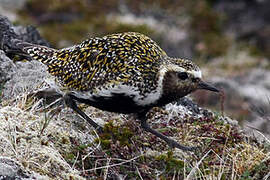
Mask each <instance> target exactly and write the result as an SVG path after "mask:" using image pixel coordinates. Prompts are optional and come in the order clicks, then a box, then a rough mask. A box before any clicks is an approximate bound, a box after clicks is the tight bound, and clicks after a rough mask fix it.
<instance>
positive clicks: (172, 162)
mask: <svg viewBox="0 0 270 180" xmlns="http://www.w3.org/2000/svg"><path fill="white" fill-rule="evenodd" d="M155 159H156V160H157V161H161V162H162V164H164V165H165V170H166V172H167V173H172V172H174V171H177V172H179V171H183V168H184V161H183V160H179V159H177V158H174V157H173V152H172V151H168V152H167V154H161V155H159V156H157V157H156V158H155Z"/></svg>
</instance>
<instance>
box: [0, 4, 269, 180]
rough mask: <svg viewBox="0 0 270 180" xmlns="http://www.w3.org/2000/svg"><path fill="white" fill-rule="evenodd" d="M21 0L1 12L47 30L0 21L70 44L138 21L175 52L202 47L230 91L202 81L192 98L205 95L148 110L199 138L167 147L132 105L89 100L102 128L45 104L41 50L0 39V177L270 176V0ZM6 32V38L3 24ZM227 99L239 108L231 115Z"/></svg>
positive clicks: (206, 64) (179, 135)
mask: <svg viewBox="0 0 270 180" xmlns="http://www.w3.org/2000/svg"><path fill="white" fill-rule="evenodd" d="M16 2H17V1H3V0H2V1H0V12H1V14H4V15H7V16H8V17H9V19H11V20H12V21H17V22H20V23H23V22H24V23H26V24H30V25H35V26H38V30H36V29H35V28H33V27H31V26H28V27H26V26H14V25H13V24H12V23H10V22H9V20H8V19H4V17H3V16H1V18H0V20H1V22H3V21H5V22H6V23H5V25H7V26H3V24H0V28H1V30H2V31H1V32H3V29H5V30H7V29H8V30H10V27H11V29H12V31H14V34H13V35H12V36H14V37H19V38H21V39H24V40H27V41H29V42H33V43H37V44H43V45H47V46H48V45H49V44H48V42H50V43H51V44H52V46H55V47H64V46H68V45H71V44H73V43H75V42H79V41H80V40H81V39H83V38H85V37H86V36H89V34H90V36H96V35H103V34H107V33H112V32H119V31H139V32H142V33H145V34H147V35H149V36H151V37H152V38H153V39H154V40H156V41H157V42H158V43H159V44H160V45H161V47H162V48H163V49H164V50H165V51H166V52H167V53H168V54H169V55H171V56H177V57H187V58H192V59H194V61H196V63H198V64H200V66H201V67H202V70H203V72H204V77H205V78H206V79H208V81H210V82H212V83H214V84H216V85H217V86H219V87H221V88H223V89H224V91H225V102H224V104H223V103H222V101H221V100H220V97H218V96H216V95H213V94H210V93H204V92H197V93H195V94H194V95H193V96H192V97H190V98H191V99H193V101H197V102H198V104H199V105H196V104H195V103H194V102H192V101H191V100H190V99H187V98H184V99H182V100H180V101H179V102H177V103H176V104H170V105H168V106H166V107H165V108H161V109H160V108H157V109H154V110H153V111H152V112H151V113H150V114H149V119H150V122H151V125H152V126H153V127H155V128H156V129H159V130H160V131H162V132H163V133H165V134H166V135H168V136H172V137H173V138H175V139H176V140H178V141H179V142H182V143H184V144H186V145H194V146H200V147H201V150H200V151H199V152H181V151H178V150H171V149H169V148H168V147H167V145H166V144H165V143H163V142H161V141H160V140H159V139H157V138H155V137H153V136H149V134H147V133H145V132H144V131H143V130H142V129H141V128H139V123H138V122H136V120H135V119H134V117H132V116H123V115H118V114H113V113H106V112H102V111H99V110H97V109H94V108H91V107H85V106H81V108H83V109H84V111H85V112H86V113H87V114H91V117H92V118H94V119H95V121H97V122H98V123H100V124H104V125H105V127H106V128H107V129H110V131H108V132H105V133H104V134H96V132H95V131H94V130H93V129H92V128H91V127H89V126H88V125H87V124H86V123H85V122H84V121H83V120H81V119H80V118H79V117H77V116H76V114H74V113H73V112H72V111H71V110H69V109H68V108H64V105H61V104H60V107H61V108H58V107H59V106H54V107H51V108H49V109H47V111H44V110H43V109H44V106H46V105H43V104H42V100H39V99H36V98H33V97H30V96H27V94H29V93H31V92H33V91H35V90H37V89H39V88H42V87H44V86H48V84H46V76H47V72H46V68H45V67H44V66H42V65H41V64H40V63H38V62H32V61H31V62H16V63H15V62H14V61H15V60H16V57H14V56H12V55H11V54H9V53H6V49H7V48H9V47H8V46H3V43H1V44H2V46H1V48H0V49H1V50H0V84H1V87H0V94H1V100H0V101H1V106H0V107H1V108H0V124H1V126H0V129H1V133H0V141H1V145H0V152H1V153H0V156H1V157H0V174H1V175H2V177H5V178H6V179H8V178H10V179H12V178H13V179H14V178H15V177H17V178H18V179H20V178H26V179H27V178H28V179H35V178H36V179H48V178H55V177H57V178H62V179H70V178H73V179H80V178H81V179H91V178H96V179H97V178H104V179H106V178H108V179H110V178H120V179H121V178H122V179H125V178H126V179H130V178H138V179H154V178H161V179H162V178H163V179H174V178H176V179H177V178H178V179H183V178H187V179H202V178H203V179H209V178H210V179H215V178H216V177H218V178H217V179H222V178H225V179H241V178H242V179H248V178H250V179H267V178H269V176H270V174H269V173H268V172H269V171H270V169H269V167H270V164H269V163H270V160H269V157H270V154H269V132H270V126H269V124H270V123H269V108H268V107H269V85H268V83H267V82H269V80H268V79H269V77H270V75H269V54H268V52H270V50H269V47H270V46H269V38H267V37H269V13H268V10H267V8H266V7H267V3H268V1H255V0H254V1H245V0H241V1H238V2H237V3H236V4H235V3H234V2H233V1H209V2H211V3H210V4H208V3H209V2H208V3H206V1H196V3H194V4H192V3H191V4H190V3H189V2H188V1H182V2H173V3H172V4H171V5H168V4H167V3H166V2H167V1H164V2H163V1H162V0H161V1H158V3H155V4H154V5H153V4H151V3H145V2H140V1H139V3H132V2H129V1H126V2H123V1H114V2H113V3H110V4H108V3H106V2H102V1H100V2H96V3H89V2H90V1H89V2H88V1H86V0H85V1H76V0H75V1H63V2H62V1H61V2H62V3H59V2H60V1H59V2H58V1H53V2H52V3H51V5H50V6H48V4H50V3H43V1H35V0H31V1H20V3H21V4H20V6H18V7H17V6H15V5H14V3H15V4H16ZM73 2H75V3H74V4H71V5H70V4H69V3H73ZM194 2H195V1H194ZM3 3H4V4H5V5H3ZM12 3H13V4H12ZM88 3H89V4H88ZM1 5H3V6H1ZM10 7H13V8H10ZM71 7H72V8H71ZM85 7H87V8H85ZM101 7H102V8H101ZM104 7H105V8H104ZM161 7H162V8H161ZM194 9H195V10H194ZM18 12H19V13H18ZM176 12H177V13H176ZM22 17H23V18H22ZM56 17H57V18H56ZM93 17H95V18H93ZM236 20H237V21H236ZM38 32H41V34H42V36H43V37H45V39H46V40H47V41H48V42H47V41H45V40H44V39H43V38H41V36H40V35H39V33H38ZM87 34H88V35H87ZM0 39H1V42H3V41H2V40H3V36H2V34H0ZM222 104H223V105H222ZM221 106H223V108H222V107H221ZM201 107H208V108H211V109H213V111H210V110H206V109H203V108H201ZM221 109H224V113H225V115H227V116H229V117H231V118H228V117H223V116H222V115H221V114H222V113H223V112H222V110H221ZM232 119H235V120H232ZM238 124H239V125H241V126H242V127H240V126H239V125H238ZM243 128H244V129H243ZM254 135H255V137H254Z"/></svg>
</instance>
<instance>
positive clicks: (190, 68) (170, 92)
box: [160, 58, 219, 100]
mask: <svg viewBox="0 0 270 180" xmlns="http://www.w3.org/2000/svg"><path fill="white" fill-rule="evenodd" d="M168 62H169V63H168V64H166V65H165V66H163V67H161V70H160V73H161V74H163V79H162V82H163V83H162V84H163V94H164V95H165V96H168V97H171V100H176V99H178V98H181V97H183V96H186V95H187V94H189V93H191V92H193V91H195V90H198V89H205V90H208V91H213V92H219V90H218V89H217V88H216V87H214V86H212V85H210V84H208V83H206V82H204V81H203V80H202V73H201V70H200V69H199V67H198V66H197V65H196V64H194V63H193V62H192V61H189V60H185V59H174V58H169V59H168Z"/></svg>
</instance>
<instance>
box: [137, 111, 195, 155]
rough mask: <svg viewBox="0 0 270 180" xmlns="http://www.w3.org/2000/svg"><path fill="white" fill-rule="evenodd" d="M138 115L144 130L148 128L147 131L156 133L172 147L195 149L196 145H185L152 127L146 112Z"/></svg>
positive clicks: (184, 149) (187, 149) (185, 149)
mask: <svg viewBox="0 0 270 180" xmlns="http://www.w3.org/2000/svg"><path fill="white" fill-rule="evenodd" d="M138 117H139V119H140V120H141V126H142V128H143V129H144V130H146V131H148V132H150V133H152V134H154V135H156V136H157V137H159V138H160V139H162V140H164V141H166V142H167V143H168V145H169V146H170V147H172V148H178V149H181V150H183V151H194V150H195V147H188V146H183V145H181V144H179V143H177V142H176V141H174V140H173V139H170V138H168V137H167V136H164V135H163V134H161V133H159V132H158V131H156V130H154V129H152V128H151V127H150V126H149V124H148V123H147V118H146V113H142V114H139V116H138Z"/></svg>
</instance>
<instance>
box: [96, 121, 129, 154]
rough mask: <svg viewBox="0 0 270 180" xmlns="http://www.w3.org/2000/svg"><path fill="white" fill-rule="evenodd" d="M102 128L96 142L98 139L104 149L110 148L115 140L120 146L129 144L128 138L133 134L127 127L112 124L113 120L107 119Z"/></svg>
mask: <svg viewBox="0 0 270 180" xmlns="http://www.w3.org/2000/svg"><path fill="white" fill-rule="evenodd" d="M103 130H104V132H103V133H102V134H101V135H100V139H97V140H96V142H98V141H99V140H100V142H101V145H102V147H103V148H104V149H110V148H111V146H112V145H113V144H115V143H117V142H119V143H120V145H121V146H130V143H129V139H130V138H131V137H132V136H133V132H132V131H131V130H130V129H129V128H127V127H120V126H119V125H114V124H113V121H109V122H107V123H105V125H104V129H103Z"/></svg>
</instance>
